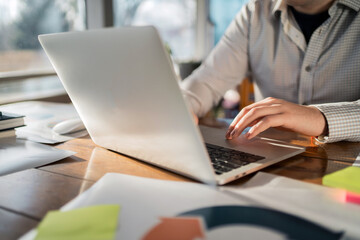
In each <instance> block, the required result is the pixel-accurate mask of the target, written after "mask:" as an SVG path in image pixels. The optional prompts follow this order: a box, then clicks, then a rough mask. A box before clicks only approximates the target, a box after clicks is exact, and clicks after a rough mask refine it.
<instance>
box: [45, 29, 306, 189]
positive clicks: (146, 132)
mask: <svg viewBox="0 0 360 240" xmlns="http://www.w3.org/2000/svg"><path fill="white" fill-rule="evenodd" d="M39 40H40V43H41V45H42V47H43V48H44V50H45V52H46V54H47V56H48V57H49V59H50V61H51V63H52V65H53V67H54V69H55V71H56V72H57V74H58V76H59V78H60V80H61V82H62V83H63V85H64V88H65V90H66V91H67V93H68V95H69V97H70V98H71V100H72V102H73V104H74V106H75V108H76V110H77V111H78V113H79V116H80V117H81V119H82V120H83V122H84V125H85V127H86V129H87V130H88V132H89V135H90V137H91V138H92V140H93V141H94V142H95V143H96V144H97V145H100V146H102V147H104V148H107V149H110V150H113V151H116V152H118V153H120V154H124V155H126V156H130V157H133V158H135V159H137V160H141V161H144V162H147V163H150V164H153V165H155V166H158V167H161V168H165V169H168V170H170V171H173V172H176V173H178V174H181V175H183V176H186V177H190V178H192V179H195V180H198V181H201V182H204V183H208V184H219V185H222V184H225V183H228V182H230V181H232V180H235V179H237V178H240V177H242V176H245V175H247V174H249V173H252V172H255V171H258V170H260V169H262V168H264V167H267V166H269V165H271V164H274V163H277V162H279V161H281V160H284V159H286V158H289V157H292V156H294V155H296V154H299V153H301V152H303V151H304V148H302V147H298V146H293V145H289V144H285V143H283V142H278V141H272V140H269V139H267V140H265V139H262V138H259V137H257V138H255V139H253V140H251V141H248V140H246V139H245V138H244V137H239V138H238V139H235V140H231V141H230V140H226V139H225V137H224V136H225V131H224V130H221V129H214V128H208V127H198V126H197V125H196V124H195V123H194V120H193V118H192V115H191V112H190V111H189V108H188V106H187V105H186V102H185V101H184V98H183V96H182V93H181V90H180V87H179V85H178V82H177V78H176V74H175V72H174V69H173V65H172V63H171V59H170V57H169V55H168V54H167V52H166V50H165V47H164V44H163V43H162V41H161V38H160V36H159V34H158V32H157V30H156V29H155V28H154V27H152V26H146V27H124V28H106V29H98V30H89V31H83V32H69V33H58V34H47V35H40V36H39ZM205 142H206V143H208V144H210V145H209V147H210V148H212V149H214V148H216V146H220V147H221V149H219V150H218V151H217V150H216V151H215V152H216V153H217V155H216V156H217V157H213V158H215V160H217V163H215V164H213V163H212V162H211V159H210V156H209V154H208V151H207V148H206V145H205ZM223 150H224V151H223ZM232 150H237V151H242V152H246V153H247V154H249V155H250V156H255V158H258V160H254V159H252V160H248V159H250V158H249V157H248V156H245V157H244V159H245V160H244V162H245V163H244V164H242V161H241V159H240V160H239V159H238V158H237V165H239V167H238V168H236V169H230V167H229V166H230V165H231V164H232V165H236V164H233V163H231V164H230V163H229V162H230V161H227V160H223V154H224V156H225V153H222V152H226V151H232ZM230 156H235V157H234V158H236V156H237V153H234V152H232V153H231V155H230ZM230 158H231V157H230ZM222 163H224V164H225V165H226V164H227V166H224V167H223V168H222V167H219V165H220V164H222ZM214 166H216V168H214Z"/></svg>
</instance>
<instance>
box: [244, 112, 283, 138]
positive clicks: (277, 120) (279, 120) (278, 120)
mask: <svg viewBox="0 0 360 240" xmlns="http://www.w3.org/2000/svg"><path fill="white" fill-rule="evenodd" d="M283 123H284V114H276V115H271V116H267V117H264V118H262V119H261V120H260V121H259V122H258V123H257V124H255V125H254V126H252V127H251V128H250V130H249V132H248V133H247V134H246V138H247V139H251V138H253V137H255V136H257V135H258V134H259V133H261V132H263V131H265V130H266V129H268V128H270V127H279V126H282V125H283Z"/></svg>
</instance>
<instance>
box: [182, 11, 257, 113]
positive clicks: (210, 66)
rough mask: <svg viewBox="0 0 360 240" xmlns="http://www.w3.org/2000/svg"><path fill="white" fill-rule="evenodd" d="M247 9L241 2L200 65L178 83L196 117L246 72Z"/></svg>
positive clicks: (240, 79)
mask: <svg viewBox="0 0 360 240" xmlns="http://www.w3.org/2000/svg"><path fill="white" fill-rule="evenodd" d="M250 9H251V8H250V7H249V4H248V5H245V6H244V7H243V8H242V10H241V11H240V12H239V13H238V14H237V16H236V17H235V19H234V20H233V21H232V23H231V24H230V25H229V27H228V29H227V30H226V32H225V34H224V36H223V37H222V38H221V40H220V41H219V43H218V44H217V45H216V47H215V48H214V49H213V50H212V52H211V53H210V54H209V56H208V57H207V58H206V60H205V61H204V62H203V63H202V65H201V66H200V67H199V68H198V69H196V70H195V71H194V72H193V73H192V74H191V75H190V76H189V77H188V78H186V79H185V80H184V81H182V82H181V83H180V87H181V88H182V90H183V95H184V97H185V100H186V101H187V103H188V104H189V106H190V108H191V109H192V111H193V112H194V113H195V114H196V115H197V116H199V117H202V116H204V115H205V114H206V113H207V112H208V111H209V110H210V109H211V108H212V107H213V106H214V105H215V104H217V103H218V102H219V100H220V99H221V98H222V96H223V95H224V94H225V92H226V91H227V90H229V89H231V88H234V87H235V86H236V85H238V84H240V83H241V81H242V79H244V77H245V76H247V74H248V68H249V67H248V66H249V64H248V31H249V22H250V18H251V10H250Z"/></svg>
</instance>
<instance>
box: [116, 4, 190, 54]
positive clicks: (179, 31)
mask: <svg viewBox="0 0 360 240" xmlns="http://www.w3.org/2000/svg"><path fill="white" fill-rule="evenodd" d="M114 19H115V26H126V25H138V26H141V25H154V26H155V27H156V28H157V29H158V31H159V33H160V35H161V37H162V39H163V41H164V42H165V44H167V45H168V46H169V48H170V50H171V53H172V57H173V58H174V59H175V60H180V61H186V60H191V59H192V58H193V56H194V54H195V47H196V0H114Z"/></svg>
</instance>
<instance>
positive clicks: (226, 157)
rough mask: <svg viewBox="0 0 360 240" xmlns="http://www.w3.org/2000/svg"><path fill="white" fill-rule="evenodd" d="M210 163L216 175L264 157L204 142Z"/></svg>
mask: <svg viewBox="0 0 360 240" xmlns="http://www.w3.org/2000/svg"><path fill="white" fill-rule="evenodd" d="M205 145H206V148H207V150H208V153H209V156H210V159H211V162H212V165H213V167H214V170H215V173H216V174H217V175H220V174H223V173H226V172H230V171H231V170H233V169H236V168H239V167H242V166H245V165H247V164H249V163H253V162H257V161H259V160H262V159H265V158H264V157H262V156H258V155H254V154H250V153H246V152H242V151H238V150H233V149H230V148H224V147H220V146H216V145H212V144H208V143H206V144H205Z"/></svg>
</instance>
